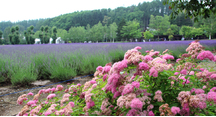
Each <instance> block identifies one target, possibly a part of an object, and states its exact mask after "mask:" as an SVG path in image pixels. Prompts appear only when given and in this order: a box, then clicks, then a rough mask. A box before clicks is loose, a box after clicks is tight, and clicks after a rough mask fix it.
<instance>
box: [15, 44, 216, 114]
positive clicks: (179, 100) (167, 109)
mask: <svg viewBox="0 0 216 117" xmlns="http://www.w3.org/2000/svg"><path fill="white" fill-rule="evenodd" d="M139 50H141V47H139V46H137V47H135V48H134V49H131V50H128V51H127V52H126V53H125V55H124V59H123V60H122V61H119V62H116V63H114V64H111V63H107V64H106V65H105V66H104V67H102V66H98V67H97V69H96V72H95V74H94V76H95V77H94V78H93V79H92V80H91V81H89V82H86V83H85V84H84V85H81V84H77V85H74V84H72V85H70V86H68V88H67V89H63V87H62V86H61V85H58V86H57V87H56V88H55V87H54V88H52V89H44V90H40V91H39V92H38V94H36V95H34V96H33V94H32V93H29V94H23V95H22V96H20V97H19V98H18V100H17V103H18V104H24V105H25V106H24V107H23V108H22V110H21V111H20V112H19V114H18V115H19V116H23V115H30V116H34V115H52V116H59V115H64V116H70V115H72V116H83V115H107V116H110V115H115V116H119V115H129V116H136V115H140V116H146V115H148V116H152V115H167V116H168V115H171V116H175V115H186V116H189V115H190V116H192V115H208V116H209V115H211V116H212V115H213V116H215V115H216V114H215V113H216V112H215V111H216V110H215V108H216V87H214V86H216V83H215V80H216V72H215V71H208V70H207V69H204V68H201V66H199V65H198V63H200V62H201V61H202V60H206V59H208V60H211V61H214V62H215V61H216V56H214V55H213V53H211V52H210V51H206V50H204V48H203V46H202V45H200V43H199V42H198V41H194V42H192V43H190V45H189V47H188V48H187V49H186V52H187V53H185V54H182V55H181V56H180V58H178V59H177V60H176V63H175V64H173V63H170V62H171V61H170V60H172V59H174V57H173V56H172V55H171V54H170V51H169V50H165V51H164V52H163V53H160V52H159V51H154V50H150V51H146V53H143V54H142V53H141V52H140V51H139ZM131 72H132V73H131ZM131 74H132V76H131ZM41 95H47V98H46V99H40V97H41Z"/></svg>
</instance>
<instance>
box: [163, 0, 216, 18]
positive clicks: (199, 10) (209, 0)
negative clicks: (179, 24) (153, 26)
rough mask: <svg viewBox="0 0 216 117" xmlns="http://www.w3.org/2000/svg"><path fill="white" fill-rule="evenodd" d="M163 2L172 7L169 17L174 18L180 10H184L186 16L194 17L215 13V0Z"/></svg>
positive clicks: (171, 0)
mask: <svg viewBox="0 0 216 117" xmlns="http://www.w3.org/2000/svg"><path fill="white" fill-rule="evenodd" d="M164 4H169V5H170V7H169V8H170V9H172V13H171V18H175V16H177V15H178V14H179V13H180V12H184V13H185V14H186V17H191V18H195V21H197V20H198V16H201V15H203V16H204V18H208V17H210V14H211V13H216V8H215V7H216V1H215V0H164Z"/></svg>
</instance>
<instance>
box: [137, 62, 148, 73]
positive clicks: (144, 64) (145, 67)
mask: <svg viewBox="0 0 216 117" xmlns="http://www.w3.org/2000/svg"><path fill="white" fill-rule="evenodd" d="M139 69H142V70H145V71H146V70H148V69H149V66H148V64H147V63H144V62H141V63H139Z"/></svg>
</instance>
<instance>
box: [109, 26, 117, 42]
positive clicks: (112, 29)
mask: <svg viewBox="0 0 216 117" xmlns="http://www.w3.org/2000/svg"><path fill="white" fill-rule="evenodd" d="M117 28H118V26H117V25H116V23H115V22H113V23H112V24H110V26H109V29H110V37H111V38H112V39H113V43H114V39H115V38H116V31H117ZM110 42H111V39H110Z"/></svg>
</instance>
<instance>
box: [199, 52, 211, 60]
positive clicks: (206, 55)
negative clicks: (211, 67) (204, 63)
mask: <svg viewBox="0 0 216 117" xmlns="http://www.w3.org/2000/svg"><path fill="white" fill-rule="evenodd" d="M197 59H200V60H204V59H209V60H211V61H214V55H213V54H212V52H210V51H202V52H200V53H199V55H198V56H197Z"/></svg>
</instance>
